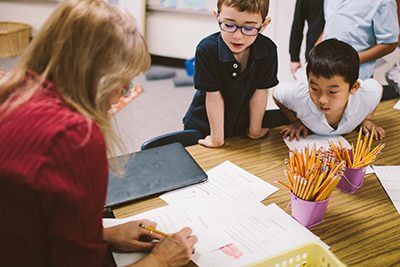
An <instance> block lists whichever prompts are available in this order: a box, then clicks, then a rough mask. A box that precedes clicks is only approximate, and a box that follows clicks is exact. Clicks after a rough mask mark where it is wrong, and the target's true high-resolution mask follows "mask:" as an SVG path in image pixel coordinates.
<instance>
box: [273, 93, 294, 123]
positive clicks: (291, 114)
mask: <svg viewBox="0 0 400 267" xmlns="http://www.w3.org/2000/svg"><path fill="white" fill-rule="evenodd" d="M274 101H275V104H276V105H277V106H278V107H279V109H280V110H281V111H282V112H283V114H285V116H286V118H288V120H289V121H290V122H291V123H292V122H295V121H297V120H298V119H299V118H297V115H296V113H295V112H294V111H292V110H290V109H288V108H287V107H285V106H284V105H283V104H282V103H281V102H279V101H278V100H276V98H275V97H274Z"/></svg>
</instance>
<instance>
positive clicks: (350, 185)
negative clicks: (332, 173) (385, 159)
mask: <svg viewBox="0 0 400 267" xmlns="http://www.w3.org/2000/svg"><path fill="white" fill-rule="evenodd" d="M366 169H367V168H366V167H362V168H347V169H346V170H345V171H344V175H343V177H342V179H340V181H339V183H338V185H337V186H336V187H337V188H338V189H339V190H340V191H342V192H344V193H348V194H353V193H354V192H356V191H357V190H358V189H359V188H360V187H361V186H362V184H363V181H364V176H365V170H366Z"/></svg>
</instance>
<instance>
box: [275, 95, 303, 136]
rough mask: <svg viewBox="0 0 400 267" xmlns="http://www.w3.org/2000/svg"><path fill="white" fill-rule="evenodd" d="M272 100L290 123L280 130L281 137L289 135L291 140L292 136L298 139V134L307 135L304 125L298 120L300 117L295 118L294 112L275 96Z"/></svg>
mask: <svg viewBox="0 0 400 267" xmlns="http://www.w3.org/2000/svg"><path fill="white" fill-rule="evenodd" d="M274 101H275V104H276V105H277V106H278V107H279V108H280V110H281V111H282V112H283V114H285V116H286V117H287V118H288V120H289V121H290V123H291V124H290V125H289V126H288V127H286V128H283V130H282V131H281V134H282V137H283V138H286V137H289V141H292V140H293V138H296V140H297V141H299V140H300V135H302V136H303V137H307V135H308V129H307V127H306V126H304V124H303V123H302V122H301V121H300V119H299V118H297V116H296V113H295V112H293V111H292V110H290V109H288V108H287V107H285V106H284V105H283V104H282V103H281V102H279V101H278V100H277V99H276V98H275V97H274Z"/></svg>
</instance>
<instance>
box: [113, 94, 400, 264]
mask: <svg viewBox="0 0 400 267" xmlns="http://www.w3.org/2000/svg"><path fill="white" fill-rule="evenodd" d="M396 102H397V100H390V101H386V102H382V103H381V104H380V105H379V107H378V109H377V110H376V113H375V120H374V121H375V122H376V123H377V124H378V125H380V126H382V127H383V128H384V129H385V131H386V137H385V139H384V143H385V144H386V147H385V149H384V150H383V153H382V154H381V155H380V156H379V158H378V160H377V162H376V163H375V164H377V165H400V110H395V109H393V105H394V104H395V103H396ZM280 130H281V128H274V129H271V132H270V133H269V136H268V137H266V138H264V139H262V140H250V139H248V138H246V137H235V138H231V139H228V140H227V141H226V144H225V145H224V147H222V148H218V149H208V148H204V147H202V146H199V145H195V146H192V147H188V148H187V149H188V151H189V152H190V154H191V155H192V156H193V157H194V158H195V159H196V161H197V162H198V163H199V164H200V166H201V167H202V168H203V169H205V170H209V169H210V168H213V167H215V166H216V165H218V164H220V163H222V162H224V161H226V160H230V161H231V162H233V163H235V164H236V165H238V166H240V167H242V168H244V169H245V170H247V171H249V172H251V173H252V174H254V175H256V176H258V177H259V178H261V179H263V180H265V181H268V182H269V183H272V184H274V185H276V184H275V183H274V180H276V179H279V178H283V177H284V174H283V166H284V164H283V161H284V159H285V158H286V157H287V154H288V148H287V147H286V145H285V144H284V142H283V140H282V138H281V136H280V134H279V132H280ZM356 135H357V134H356V131H353V132H352V133H351V134H349V135H345V138H346V139H347V140H348V141H349V142H350V143H351V142H355V141H356V138H357V136H356ZM377 143H378V142H376V141H375V142H374V145H376V144H377ZM399 179H400V177H399ZM277 186H278V185H277ZM278 187H279V188H280V190H279V191H277V192H276V193H275V194H273V195H272V196H270V197H268V198H267V199H265V200H264V201H263V203H264V204H266V205H267V204H270V203H276V204H277V205H278V206H280V207H281V208H282V209H284V210H285V211H287V212H288V213H290V210H289V208H288V207H287V206H288V203H289V201H290V195H289V192H288V191H287V190H284V189H282V187H280V186H278ZM163 205H166V203H165V202H163V201H162V200H161V199H159V198H152V199H148V200H145V201H141V202H139V203H134V204H130V205H127V206H124V207H120V208H118V209H116V210H115V211H114V213H115V215H116V217H117V218H120V217H127V216H130V215H133V214H137V213H139V212H143V211H145V210H149V209H152V208H155V207H160V206H163ZM311 231H312V232H313V233H314V234H316V235H318V236H319V237H320V238H321V239H322V241H324V242H325V243H326V244H328V245H329V246H330V247H331V251H332V252H333V253H334V254H335V255H336V256H337V257H338V258H339V259H340V260H341V261H342V262H343V263H345V264H346V265H348V266H400V216H399V214H398V212H397V211H396V209H395V208H394V206H393V204H392V202H391V201H390V199H389V198H388V196H387V194H386V192H385V190H384V189H383V187H382V186H381V184H380V182H379V180H378V179H377V177H376V176H375V174H368V175H366V177H365V180H364V184H363V185H362V187H361V188H360V189H359V190H358V191H357V192H356V193H355V194H353V195H349V194H345V193H342V192H341V191H339V190H335V191H334V193H333V196H332V198H331V200H330V202H329V206H328V210H327V213H326V215H325V219H324V221H323V222H322V223H321V224H320V225H318V226H315V227H313V228H311ZM189 266H195V265H194V264H193V263H191V264H189Z"/></svg>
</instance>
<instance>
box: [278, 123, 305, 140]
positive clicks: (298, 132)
mask: <svg viewBox="0 0 400 267" xmlns="http://www.w3.org/2000/svg"><path fill="white" fill-rule="evenodd" d="M281 134H282V137H283V139H285V138H286V137H288V136H289V141H292V140H293V138H296V140H297V141H299V140H300V136H302V137H304V138H305V137H307V135H308V129H307V127H306V126H304V124H303V123H302V122H301V121H300V120H295V121H294V122H292V124H290V125H289V126H287V127H286V128H284V129H283V130H282V131H281Z"/></svg>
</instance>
